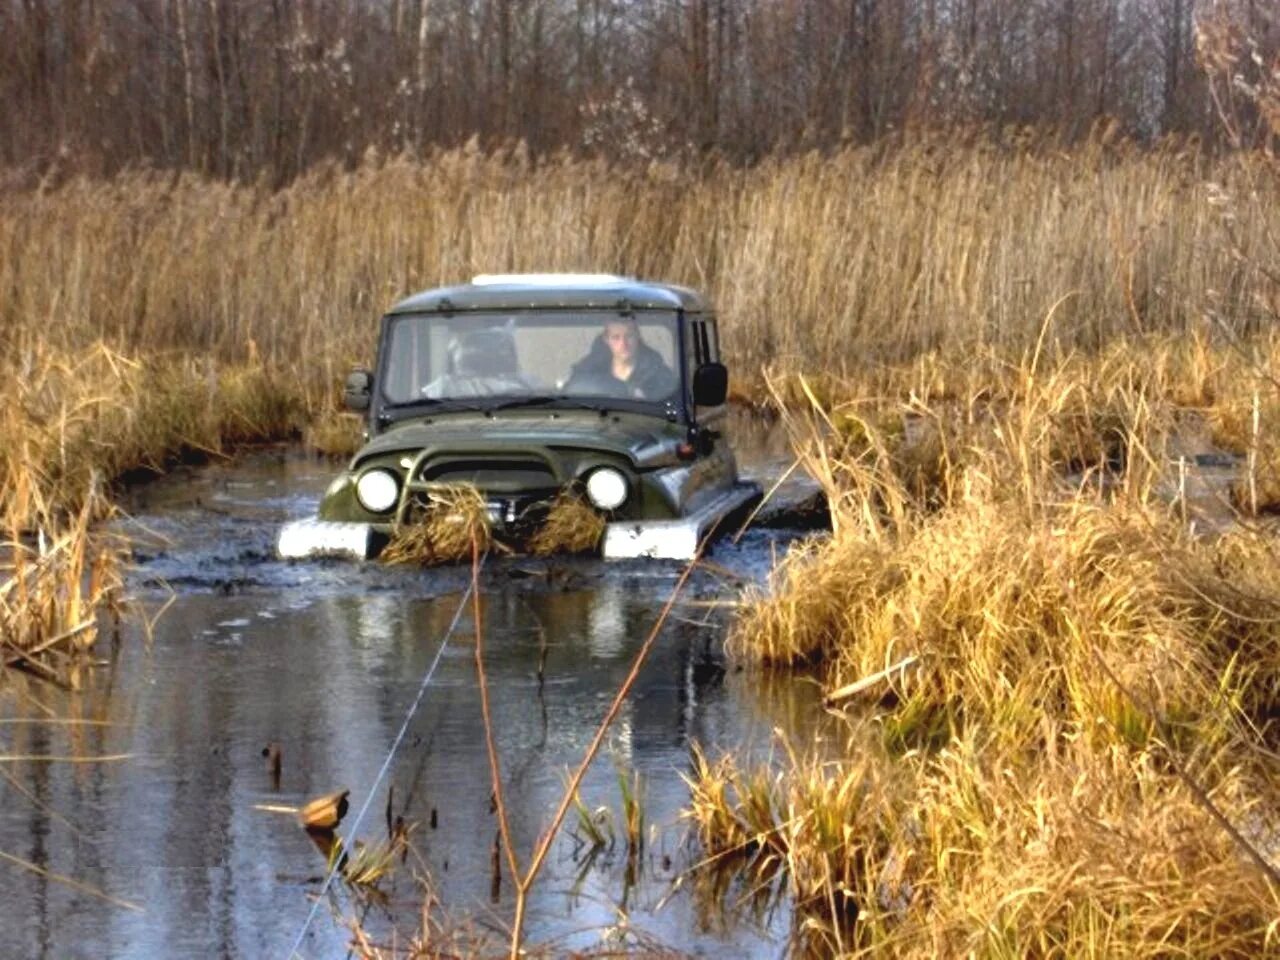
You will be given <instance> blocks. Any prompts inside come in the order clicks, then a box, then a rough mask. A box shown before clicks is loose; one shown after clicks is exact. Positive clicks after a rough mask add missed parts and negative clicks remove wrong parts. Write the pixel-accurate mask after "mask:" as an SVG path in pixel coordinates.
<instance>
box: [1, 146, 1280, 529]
mask: <svg viewBox="0 0 1280 960" xmlns="http://www.w3.org/2000/svg"><path fill="white" fill-rule="evenodd" d="M1278 199H1280V189H1278V188H1277V184H1276V183H1275V180H1274V178H1268V177H1267V168H1266V167H1265V165H1264V164H1262V163H1261V162H1260V161H1255V160H1254V159H1252V158H1250V157H1249V156H1247V155H1236V156H1232V157H1228V158H1225V159H1222V160H1218V161H1214V162H1210V161H1208V160H1205V159H1203V158H1202V157H1199V156H1197V155H1196V154H1195V153H1193V152H1192V151H1191V150H1189V149H1187V150H1180V149H1178V148H1176V147H1166V148H1162V149H1157V150H1147V151H1140V150H1137V149H1135V148H1131V147H1128V146H1124V145H1119V146H1117V145H1114V144H1112V145H1107V144H1102V143H1095V144H1092V145H1087V146H1084V147H1081V148H1079V149H1077V150H1073V151H1070V152H1057V151H1051V150H1045V149H1042V148H1035V147H1028V148H1027V149H1023V150H1019V149H1016V148H1009V147H1007V146H1006V147H1002V148H996V147H992V146H983V145H981V144H965V145H956V144H951V143H948V142H946V141H943V140H934V141H925V142H921V143H919V144H917V145H915V146H912V147H907V148H898V149H894V150H888V151H886V150H848V151H844V152H840V153H836V154H833V155H822V156H819V155H812V156H804V157H798V158H792V159H778V160H772V161H769V162H766V163H763V164H761V165H759V166H757V167H754V168H751V169H737V168H728V167H717V168H712V169H682V168H677V167H672V166H662V165H654V166H651V167H648V168H643V169H623V168H618V167H610V166H608V165H605V164H602V163H595V162H589V161H580V160H567V159H566V160H562V161H555V162H548V163H543V164H540V165H538V166H530V165H529V164H528V162H527V160H525V159H524V158H523V157H522V156H520V155H481V154H478V153H475V152H473V151H466V150H462V151H454V152H448V153H441V154H438V155H437V156H435V157H434V158H433V159H431V160H429V161H428V162H425V163H410V162H407V161H403V160H399V159H389V160H382V161H380V160H376V159H371V160H369V161H368V162H367V163H366V164H365V165H364V166H362V167H361V168H359V169H357V170H356V171H355V172H352V173H339V172H334V171H327V172H326V171H319V172H316V173H313V174H311V175H308V176H307V177H304V178H302V179H300V180H298V181H297V182H295V183H294V184H292V185H291V186H290V187H288V188H286V189H284V190H280V191H273V190H270V189H268V188H267V187H266V186H262V185H258V186H255V185H230V184H223V183H214V182H210V181H205V180H201V179H199V178H196V177H192V176H172V175H159V174H155V173H143V172H138V173H132V174H125V175H121V176H119V177H117V178H115V179H112V180H107V181H95V180H78V181H73V182H70V183H67V184H65V185H63V186H60V187H58V188H56V189H50V190H44V189H39V190H27V191H10V192H6V193H3V194H0V289H2V290H4V291H5V295H4V297H2V298H0V371H3V372H4V373H5V374H6V376H5V378H4V381H3V382H4V383H5V393H6V397H5V399H6V404H5V406H6V407H10V408H11V407H13V406H14V405H15V404H16V405H21V406H22V407H23V410H24V415H23V416H20V417H19V418H18V420H17V421H16V422H15V423H13V425H12V426H10V425H8V424H6V427H7V429H6V434H7V435H9V436H25V434H26V432H27V431H28V430H30V429H36V430H39V429H44V430H46V431H47V432H48V436H47V437H46V438H45V440H42V441H41V442H40V443H39V444H37V446H38V447H39V448H40V449H35V450H30V451H27V452H25V453H24V455H23V458H21V459H20V460H19V459H18V458H15V457H14V456H13V455H12V454H10V466H9V468H8V469H10V471H12V470H13V469H30V470H33V471H35V472H36V473H38V474H40V475H48V476H49V477H50V479H51V480H52V481H53V482H54V483H55V484H60V482H61V481H60V479H59V477H60V476H61V475H62V474H64V473H65V472H66V467H65V464H62V463H60V458H62V457H63V453H62V449H61V448H62V446H63V433H64V431H63V430H62V429H61V428H60V426H59V427H58V429H56V430H50V427H51V425H57V424H58V423H59V421H60V420H61V419H62V418H63V417H69V418H71V419H72V420H73V421H74V422H75V423H76V424H77V425H78V427H77V431H76V433H77V436H83V437H87V438H90V439H89V440H88V441H87V442H85V443H84V444H82V445H81V446H80V448H79V449H78V450H76V451H75V454H76V456H75V457H74V458H73V459H77V460H79V461H80V462H82V463H90V464H91V465H92V466H94V467H96V468H100V469H101V470H102V471H103V472H104V474H105V475H107V476H108V477H109V476H111V475H114V474H116V473H118V472H120V471H121V470H127V469H129V467H130V466H131V465H133V464H139V463H148V462H162V461H163V460H164V458H165V457H167V456H171V455H173V453H174V452H175V450H181V448H183V447H184V446H186V447H189V448H194V447H199V446H206V447H210V448H214V449H216V448H218V447H219V446H220V444H221V443H223V442H234V441H235V440H236V439H238V438H241V437H260V436H271V435H277V434H279V433H281V432H286V431H287V432H293V431H296V430H297V429H298V427H299V424H300V422H301V421H305V420H308V419H313V418H315V417H318V416H327V417H330V418H331V416H332V414H331V411H332V408H333V405H334V400H335V385H336V384H337V382H338V381H339V378H340V377H341V375H342V374H343V373H344V372H345V370H346V368H347V367H348V366H349V365H350V364H352V363H356V362H368V361H369V360H371V352H372V349H373V340H374V332H375V329H376V318H377V316H378V314H379V313H380V311H381V310H383V309H384V308H385V307H386V306H387V305H389V304H390V303H392V302H394V301H395V300H397V299H398V298H400V297H401V296H403V295H405V294H406V293H408V292H410V291H413V290H415V289H419V288H422V287H427V286H431V285H435V284H439V283H444V282H454V281H459V280H464V279H466V278H467V277H469V276H470V275H472V274H473V273H475V272H478V271H492V270H526V269H533V270H554V269H579V270H580V269H592V270H618V271H621V272H624V273H631V274H636V275H639V276H647V277H658V278H664V279H669V280H674V281H679V282H684V283H689V284H693V285H695V286H698V287H701V288H703V289H706V290H708V291H709V292H710V293H711V294H712V296H713V297H714V298H715V300H716V302H717V303H718V306H719V310H720V314H721V317H722V320H723V324H722V329H723V339H724V344H725V349H726V352H727V355H728V357H729V360H730V361H731V363H732V364H733V367H734V370H735V378H736V382H737V383H738V384H739V392H740V394H742V395H744V396H752V395H754V396H759V385H760V382H761V381H760V374H761V372H762V371H763V370H764V369H765V368H766V367H772V368H774V369H775V370H778V369H782V370H794V369H807V370H810V371H812V370H813V367H814V366H815V358H821V363H820V364H816V365H817V366H820V367H821V368H822V369H821V374H822V376H823V377H824V378H827V379H829V380H832V381H839V380H840V379H842V378H849V377H858V378H862V379H863V380H866V379H867V378H869V377H871V376H872V375H873V374H874V373H875V372H876V371H880V370H889V369H901V368H902V365H903V364H905V363H910V362H921V361H923V362H933V363H934V364H935V366H945V365H946V364H953V365H959V364H963V363H964V359H965V358H967V357H969V356H971V353H972V351H973V350H975V349H978V350H981V351H984V352H985V354H986V355H989V356H991V357H993V358H995V360H994V363H996V364H997V365H999V364H1007V363H1008V361H1009V359H1010V358H1011V357H1012V358H1015V359H1016V357H1017V356H1020V355H1021V354H1022V353H1024V352H1025V351H1027V350H1028V349H1030V348H1031V347H1032V345H1033V344H1035V343H1036V342H1037V341H1041V346H1042V349H1043V350H1044V351H1045V352H1046V353H1047V354H1054V355H1063V354H1066V353H1068V352H1070V351H1072V350H1082V351H1086V352H1087V351H1094V350H1098V349H1104V348H1105V347H1106V345H1107V344H1108V343H1111V342H1113V341H1114V340H1115V339H1116V338H1118V337H1124V338H1126V340H1127V341H1128V342H1129V343H1130V344H1135V343H1139V342H1140V340H1141V338H1143V337H1145V336H1148V335H1151V334H1159V335H1163V336H1165V337H1178V336H1183V335H1186V334H1190V333H1194V334H1196V335H1197V336H1199V337H1201V338H1211V337H1217V338H1218V339H1219V340H1226V341H1235V340H1237V339H1238V338H1240V337H1247V336H1248V335H1249V334H1250V333H1251V332H1253V331H1254V330H1256V329H1257V328H1258V327H1260V326H1261V325H1262V324H1263V323H1264V322H1265V321H1266V320H1267V319H1268V318H1273V317H1274V316H1275V314H1276V310H1277V305H1278V304H1277V296H1278V294H1277V290H1276V286H1275V283H1274V270H1271V267H1273V266H1274V265H1273V264H1270V260H1269V258H1270V257H1271V254H1272V252H1273V250H1272V246H1271V245H1270V240H1269V239H1268V238H1269V237H1270V236H1272V235H1274V234H1275V232H1276V231H1277V228H1280V223H1278V222H1277V221H1278V220H1280V203H1277V202H1276V201H1277V200H1278ZM1269 270H1271V272H1270V274H1269V273H1268V271H1269ZM1049 314H1052V322H1051V323H1050V324H1049V326H1048V327H1047V328H1045V329H1042V320H1043V318H1044V317H1045V316H1046V315H1049ZM94 357H96V358H97V359H93V358H94ZM108 357H109V358H112V359H110V360H105V359H104V358H108ZM86 358H88V359H86ZM104 363H105V364H106V366H105V367H104ZM884 376H885V377H886V378H890V379H891V378H892V375H891V374H889V373H885V374H884ZM211 411H214V412H211ZM216 411H221V412H216ZM153 414H154V416H153ZM119 419H123V420H126V421H128V422H129V423H130V424H131V426H129V427H128V428H127V429H122V428H121V427H120V425H119V424H118V423H115V422H111V421H115V420H119ZM86 424H87V425H86ZM95 424H96V425H95ZM99 431H100V432H99ZM341 433H342V435H343V436H344V437H346V438H347V442H349V439H350V434H349V431H341ZM322 434H323V437H322V439H321V440H320V441H319V442H320V443H322V444H324V445H325V446H329V445H331V444H332V442H333V441H332V438H331V437H330V436H329V435H330V434H334V435H336V432H335V431H333V430H323V431H319V432H317V434H316V435H317V436H321V435H322ZM50 438H52V439H50ZM55 441H56V442H55ZM51 445H52V446H56V447H58V448H59V449H58V450H57V451H56V454H57V455H56V456H54V457H52V459H51V457H50V447H51ZM15 461H16V462H19V464H20V465H19V466H18V467H16V468H15V467H13V465H12V464H13V463H14V462H15ZM21 464H25V466H22V465H21ZM8 512H10V511H8V510H6V513H8Z"/></svg>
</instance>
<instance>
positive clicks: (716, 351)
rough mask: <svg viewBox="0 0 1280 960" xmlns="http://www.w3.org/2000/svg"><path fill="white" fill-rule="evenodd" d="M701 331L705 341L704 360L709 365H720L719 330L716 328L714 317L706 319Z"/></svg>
mask: <svg viewBox="0 0 1280 960" xmlns="http://www.w3.org/2000/svg"><path fill="white" fill-rule="evenodd" d="M702 329H703V332H704V334H705V337H706V340H705V343H706V360H707V362H709V363H720V362H721V360H720V330H719V328H718V327H717V326H716V318H715V317H707V318H706V320H705V321H703V324H702Z"/></svg>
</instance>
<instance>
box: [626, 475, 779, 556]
mask: <svg viewBox="0 0 1280 960" xmlns="http://www.w3.org/2000/svg"><path fill="white" fill-rule="evenodd" d="M759 496H760V488H759V486H757V485H756V484H754V483H739V484H736V485H735V486H733V487H731V488H730V489H728V490H726V491H724V492H723V493H720V494H717V495H715V496H713V497H711V498H710V499H708V500H707V502H706V503H704V504H702V505H701V506H700V507H698V509H696V510H694V511H693V512H692V513H690V514H689V515H688V516H687V517H680V518H679V519H676V520H629V521H620V522H617V523H611V524H609V525H608V526H606V527H605V530H604V558H605V559H606V560H625V559H631V558H635V557H647V558H649V559H653V560H692V559H693V558H694V557H695V556H697V555H698V546H699V545H700V544H701V543H702V541H703V540H704V539H705V538H706V537H707V536H708V535H709V534H711V533H712V532H713V531H714V530H715V528H716V527H717V525H719V523H720V522H721V521H722V520H724V519H725V517H727V516H729V515H730V514H732V513H735V512H736V511H738V510H740V509H741V508H743V507H745V506H746V505H747V504H748V503H750V502H751V501H752V500H754V499H756V498H758V497H759Z"/></svg>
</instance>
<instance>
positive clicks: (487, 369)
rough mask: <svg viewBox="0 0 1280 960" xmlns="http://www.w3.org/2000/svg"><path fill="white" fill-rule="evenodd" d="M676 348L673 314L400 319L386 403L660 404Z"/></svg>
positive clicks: (386, 369)
mask: <svg viewBox="0 0 1280 960" xmlns="http://www.w3.org/2000/svg"><path fill="white" fill-rule="evenodd" d="M676 342H677V341H676V320H675V314H674V313H665V312H642V313H639V314H626V315H624V314H619V313H605V312H599V313H584V312H582V311H577V312H572V313H570V312H564V313H559V312H556V311H551V310H537V311H523V312H507V313H465V314H457V315H454V316H440V315H437V314H431V315H422V316H403V317H397V318H395V319H394V320H393V321H392V327H391V332H390V337H389V339H388V341H387V357H386V358H385V360H384V366H383V386H382V392H383V395H384V396H385V397H386V399H387V400H388V401H389V402H391V403H393V404H403V403H418V402H421V401H424V400H464V401H473V402H474V401H475V400H477V398H495V399H497V400H498V401H500V402H501V401H504V400H505V401H509V402H511V403H513V404H515V403H518V402H519V400H520V399H521V398H524V399H527V400H533V399H535V398H536V399H538V400H540V401H554V400H564V401H576V402H582V401H584V400H588V401H590V400H597V399H600V400H609V399H613V400H626V401H631V402H636V401H639V402H642V403H645V402H653V403H661V402H664V401H667V400H671V399H674V398H675V397H676V396H677V395H678V393H679V389H680V378H679V376H678V375H677V374H676V372H675V371H676V370H677V369H679V360H678V357H677V355H676ZM486 405H487V404H486Z"/></svg>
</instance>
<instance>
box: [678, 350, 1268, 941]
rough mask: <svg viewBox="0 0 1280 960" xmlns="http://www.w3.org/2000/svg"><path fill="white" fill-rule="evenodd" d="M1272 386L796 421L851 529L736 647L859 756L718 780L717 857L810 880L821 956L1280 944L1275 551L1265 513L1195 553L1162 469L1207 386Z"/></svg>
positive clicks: (1203, 376)
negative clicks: (795, 672)
mask: <svg viewBox="0 0 1280 960" xmlns="http://www.w3.org/2000/svg"><path fill="white" fill-rule="evenodd" d="M1254 345H1255V346H1257V347H1259V351H1258V353H1259V356H1260V357H1261V356H1264V355H1265V354H1266V350H1265V349H1262V348H1263V347H1265V344H1261V343H1258V344H1254ZM1268 349H1269V348H1268ZM1188 365H1190V366H1188ZM1257 366H1258V364H1257V363H1256V362H1255V360H1254V359H1248V360H1247V361H1246V360H1232V359H1230V358H1228V357H1227V356H1226V355H1223V354H1218V353H1215V352H1214V351H1213V350H1209V349H1203V348H1199V347H1196V345H1195V344H1194V343H1193V344H1191V345H1190V346H1189V347H1188V346H1186V345H1166V347H1165V348H1164V349H1162V350H1152V351H1148V352H1147V354H1146V355H1144V356H1142V357H1141V358H1140V359H1139V358H1138V356H1137V355H1136V354H1132V353H1130V354H1128V355H1127V358H1126V355H1125V353H1124V352H1123V351H1121V352H1119V353H1115V352H1113V351H1110V350H1109V351H1104V352H1103V353H1101V354H1097V355H1094V356H1092V357H1089V358H1082V357H1075V356H1068V357H1065V358H1061V359H1060V360H1059V361H1056V362H1044V363H1041V362H1039V361H1038V360H1034V359H1032V358H1028V359H1027V360H1026V361H1025V362H1024V363H1022V364H1021V365H1018V366H1016V367H1013V368H1012V369H1010V370H1008V371H1006V374H1005V376H1003V377H1002V378H991V379H988V381H987V383H988V384H991V383H994V384H996V387H995V388H994V389H993V388H991V387H989V386H988V387H984V389H983V391H982V392H979V393H975V394H972V395H970V396H969V398H968V399H967V400H966V401H960V400H957V399H955V398H954V397H950V398H949V399H946V400H945V401H943V402H941V403H939V404H937V405H934V406H930V405H927V404H925V403H923V402H922V401H920V400H919V398H915V399H912V400H911V401H909V402H908V403H906V404H893V403H888V402H886V401H885V400H884V399H883V398H880V399H878V400H868V399H866V398H861V399H858V400H855V401H851V402H849V403H846V404H843V405H840V406H838V407H836V408H835V409H833V410H826V409H824V408H822V407H821V406H820V405H817V404H816V403H815V404H814V406H813V408H812V410H811V412H810V414H809V415H808V416H807V417H800V416H795V415H793V417H792V419H791V420H790V425H791V429H792V432H793V438H794V440H795V443H796V445H797V449H798V452H799V454H800V456H801V457H802V459H803V461H804V462H805V464H806V465H807V466H808V468H809V470H810V471H811V472H812V473H813V474H814V475H815V476H817V477H818V478H819V479H820V480H821V481H822V483H823V485H824V487H825V489H826V492H827V496H828V499H829V502H830V504H831V510H832V515H833V523H834V528H835V529H834V532H833V534H832V536H831V537H830V539H828V540H825V541H817V542H811V543H808V544H806V545H803V546H802V547H801V548H799V549H798V550H796V551H793V552H792V553H791V554H790V555H789V556H788V557H787V558H786V559H785V561H784V562H783V563H782V564H781V566H780V567H779V568H778V569H777V570H776V571H775V574H774V577H773V581H772V583H771V584H770V585H769V588H768V589H766V590H763V591H759V592H758V593H756V594H755V595H754V596H751V597H749V598H748V601H747V603H746V606H745V607H744V609H743V613H742V615H741V617H740V618H739V620H738V621H737V623H736V624H735V627H734V630H733V633H732V635H731V638H730V647H731V650H732V651H733V653H734V654H735V655H736V656H738V657H739V658H741V659H743V660H746V661H754V662H757V663H760V664H764V665H770V666H775V667H792V666H796V665H799V664H810V665H815V666H817V667H818V668H819V669H821V670H822V671H823V676H824V682H825V683H826V684H827V687H828V690H829V691H830V696H831V697H832V698H833V703H832V706H833V709H834V710H837V711H838V712H839V713H841V714H842V715H843V716H844V717H845V719H846V720H847V723H848V737H849V741H848V744H847V746H846V747H845V749H844V750H843V751H837V752H836V755H835V758H834V759H833V758H832V756H831V755H829V754H828V755H826V756H821V757H815V756H811V755H809V754H806V753H804V752H803V751H795V752H792V753H790V754H789V755H788V756H787V758H786V760H785V762H784V763H783V764H782V765H781V768H780V770H779V772H776V773H775V772H771V771H768V770H760V769H755V770H752V769H742V768H740V767H739V766H738V765H737V764H736V763H734V761H732V760H731V759H730V760H724V761H717V762H715V763H712V762H709V761H707V760H706V759H705V758H702V757H695V765H694V776H693V780H692V783H693V800H692V804H691V810H690V813H691V816H692V818H693V820H694V822H695V824H696V826H697V829H698V832H699V835H700V836H701V838H702V840H703V843H704V845H705V846H706V847H707V849H708V851H709V852H710V853H711V854H712V855H713V857H714V860H715V862H716V863H721V864H723V863H728V864H732V865H735V866H737V867H742V866H746V867H749V868H750V869H751V870H753V871H754V872H756V873H760V872H764V873H773V872H776V871H779V870H781V871H785V873H786V875H787V877H788V883H789V885H790V888H791V890H792V892H793V894H794V895H795V896H796V898H797V903H798V907H799V918H800V920H799V932H800V933H801V934H802V935H803V936H804V937H806V938H808V939H810V940H811V941H813V942H814V943H816V944H817V949H818V950H819V951H820V952H823V953H838V954H841V955H856V954H860V953H862V952H878V953H885V954H890V955H896V956H984V957H985V956H1025V955H1029V954H1030V955H1047V956H1072V957H1074V956H1098V957H1101V956H1119V955H1122V956H1152V957H1155V956H1169V955H1182V956H1231V957H1250V956H1261V955H1266V954H1268V953H1269V952H1275V951H1277V950H1280V883H1278V882H1277V878H1278V877H1280V874H1278V873H1277V866H1278V865H1277V864H1276V863H1275V862H1274V851H1275V837H1276V836H1277V833H1276V831H1277V830H1278V829H1280V808H1278V807H1277V806H1276V802H1275V792H1274V785H1275V762H1276V752H1275V751H1276V747H1277V745H1278V744H1280V681H1278V679H1277V678H1280V575H1278V574H1277V571H1278V570H1280V563H1278V562H1277V561H1278V560H1280V556H1278V554H1277V550H1278V548H1277V545H1276V541H1275V537H1274V533H1272V532H1269V531H1268V530H1267V529H1266V528H1264V527H1258V526H1255V525H1253V524H1252V522H1251V521H1248V520H1247V519H1244V518H1241V519H1240V520H1239V521H1238V522H1237V523H1236V524H1235V525H1234V526H1232V527H1229V528H1227V529H1225V530H1221V529H1220V530H1219V531H1218V532H1217V533H1215V534H1214V535H1212V536H1209V537H1204V536H1196V535H1194V534H1193V532H1192V527H1191V522H1190V518H1189V517H1188V513H1187V510H1186V505H1185V504H1184V503H1180V502H1178V500H1177V486H1176V485H1175V484H1172V483H1171V482H1170V476H1169V474H1170V471H1171V469H1172V468H1171V467H1170V457H1169V454H1170V452H1171V451H1172V450H1173V449H1176V438H1177V435H1178V433H1179V431H1180V430H1184V429H1186V423H1185V422H1184V421H1185V419H1186V418H1187V416H1188V414H1187V413H1186V407H1185V406H1184V405H1183V404H1184V403H1185V401H1187V400H1189V399H1192V398H1190V397H1189V396H1187V395H1186V394H1185V393H1184V392H1183V391H1186V390H1188V389H1191V390H1193V392H1196V393H1199V394H1201V396H1200V397H1199V399H1200V400H1202V401H1203V400H1205V399H1207V397H1206V394H1209V393H1215V394H1216V393H1217V391H1219V390H1223V391H1225V393H1223V394H1222V395H1221V396H1220V397H1219V398H1218V399H1219V400H1220V401H1223V400H1225V399H1227V398H1230V397H1238V396H1240V395H1245V396H1247V395H1248V394H1249V392H1250V390H1251V389H1257V384H1258V383H1259V379H1258V377H1257V376H1256V375H1255V376H1252V377H1249V376H1247V374H1248V373H1249V372H1250V371H1255V370H1256V369H1257ZM1220 367H1221V368H1222V370H1220ZM1192 372H1195V373H1196V375H1195V376H1192V375H1189V374H1190V373H1192ZM1220 376H1221V378H1222V380H1223V382H1221V383H1219V382H1218V380H1219V377H1220ZM1236 380H1239V381H1241V382H1239V383H1236V382H1235V381H1236ZM1195 416H1196V419H1199V418H1200V416H1201V415H1200V414H1196V415H1195ZM1223 509H1229V507H1228V505H1226V504H1224V505H1223ZM861 680H867V681H868V682H867V683H858V682H857V681H861ZM852 690H859V691H860V693H859V694H858V695H857V696H856V697H851V696H850V695H849V694H848V691H852ZM1268 858H1271V859H1270V861H1268Z"/></svg>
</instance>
